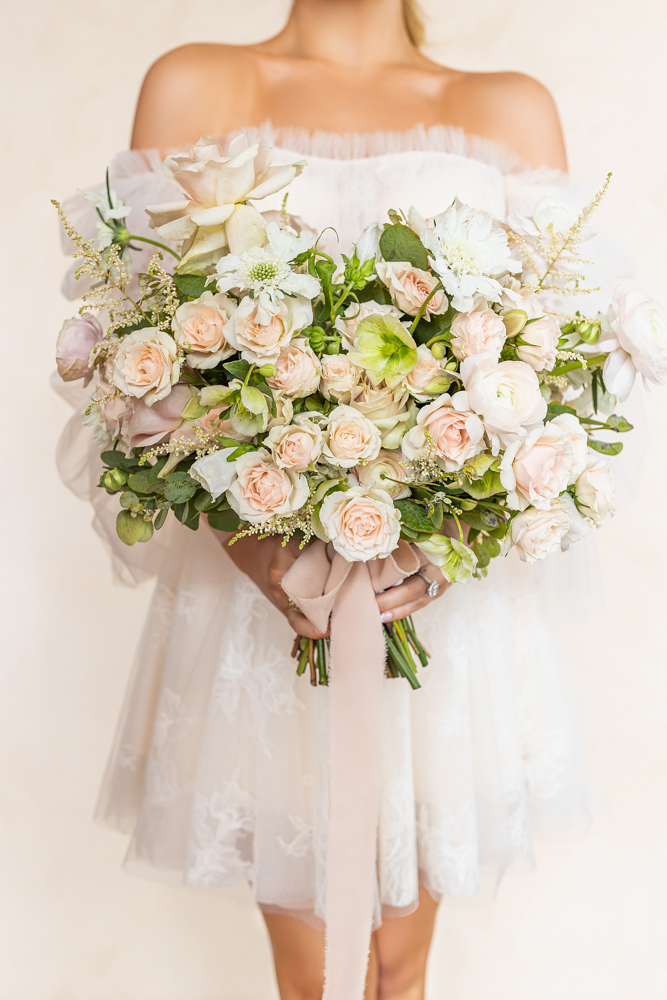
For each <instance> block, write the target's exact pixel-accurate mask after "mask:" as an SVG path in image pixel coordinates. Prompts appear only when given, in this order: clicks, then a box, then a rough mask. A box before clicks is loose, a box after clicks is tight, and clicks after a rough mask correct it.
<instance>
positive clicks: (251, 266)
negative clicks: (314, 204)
mask: <svg viewBox="0 0 667 1000" xmlns="http://www.w3.org/2000/svg"><path fill="white" fill-rule="evenodd" d="M266 235H267V239H268V243H267V244H266V245H265V246H261V247H251V249H250V250H246V252H245V253H242V254H241V255H240V256H236V255H235V254H232V253H230V254H227V256H226V257H223V258H222V260H220V261H219V262H218V267H217V271H218V274H219V275H220V277H219V278H218V289H219V290H220V291H221V292H227V291H229V290H230V289H231V288H238V289H242V290H248V291H251V292H252V293H253V294H254V295H255V294H258V293H259V292H266V293H267V294H268V295H270V297H271V298H272V299H273V300H274V301H277V300H279V299H281V298H283V297H284V296H285V295H303V296H304V298H307V299H314V298H315V296H316V295H319V292H320V283H319V281H318V280H317V278H314V277H313V276H312V275H311V274H300V273H299V272H298V271H295V270H294V269H293V268H292V267H290V264H289V262H290V261H291V260H294V258H295V257H298V255H299V254H301V253H303V252H304V251H305V250H309V249H310V248H311V247H312V246H313V244H314V243H315V240H316V236H315V234H314V233H310V232H308V231H305V232H303V233H301V234H300V235H299V234H298V233H296V232H295V230H294V229H292V228H291V227H290V226H284V227H282V228H281V227H280V226H278V225H277V224H276V223H275V222H270V223H269V224H268V226H267V227H266Z"/></svg>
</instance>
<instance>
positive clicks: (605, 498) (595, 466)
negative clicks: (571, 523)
mask: <svg viewBox="0 0 667 1000" xmlns="http://www.w3.org/2000/svg"><path fill="white" fill-rule="evenodd" d="M574 495H575V497H576V500H577V504H578V506H579V508H580V510H581V512H582V514H583V515H584V516H585V517H589V518H590V519H591V521H594V522H595V524H596V525H598V524H600V522H601V521H602V520H604V518H605V517H607V515H608V514H611V515H613V514H614V480H613V477H612V474H611V469H610V468H609V459H608V458H603V457H602V456H601V455H597V454H595V453H593V452H591V453H590V454H589V456H588V461H587V462H586V468H585V469H584V471H583V472H582V473H581V475H580V476H579V478H578V479H577V481H576V483H575V484H574Z"/></svg>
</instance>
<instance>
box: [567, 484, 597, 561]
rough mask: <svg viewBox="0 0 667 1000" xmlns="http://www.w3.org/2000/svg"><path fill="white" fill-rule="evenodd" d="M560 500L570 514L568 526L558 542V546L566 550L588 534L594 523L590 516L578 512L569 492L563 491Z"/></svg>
mask: <svg viewBox="0 0 667 1000" xmlns="http://www.w3.org/2000/svg"><path fill="white" fill-rule="evenodd" d="M561 500H562V501H563V503H564V504H565V506H566V507H567V511H568V514H569V515H570V527H569V528H568V531H567V534H566V535H564V536H563V538H562V539H561V543H560V547H561V548H562V550H563V551H564V552H566V551H567V550H568V549H571V548H572V546H573V545H576V543H577V542H580V541H581V540H582V538H585V537H586V536H587V535H588V534H590V531H591V529H592V528H594V527H595V523H594V522H593V521H592V520H591V519H590V517H584V516H583V515H582V514H581V513H580V512H579V508H578V507H577V505H576V503H575V502H574V500H573V499H572V497H571V496H570V494H569V493H563V495H562V497H561Z"/></svg>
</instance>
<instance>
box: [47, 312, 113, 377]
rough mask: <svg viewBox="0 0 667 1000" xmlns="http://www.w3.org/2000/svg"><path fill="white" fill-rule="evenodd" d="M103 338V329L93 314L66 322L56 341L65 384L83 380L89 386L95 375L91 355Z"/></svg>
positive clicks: (57, 362) (59, 370)
mask: <svg viewBox="0 0 667 1000" xmlns="http://www.w3.org/2000/svg"><path fill="white" fill-rule="evenodd" d="M102 336H103V333H102V327H101V326H100V324H99V323H98V322H97V320H96V319H95V317H94V316H93V315H92V314H91V313H82V314H81V315H80V316H73V317H72V318H71V319H66V320H65V322H64V323H63V325H62V328H61V330H60V333H59V334H58V340H57V341H56V365H57V366H58V374H59V375H60V377H61V379H62V380H63V382H73V381H74V380H75V379H78V378H82V379H85V382H84V385H88V383H89V382H90V379H91V378H92V374H93V370H92V368H91V367H90V363H89V362H90V354H91V351H92V349H93V347H94V346H95V344H96V343H97V342H98V340H101V339H102Z"/></svg>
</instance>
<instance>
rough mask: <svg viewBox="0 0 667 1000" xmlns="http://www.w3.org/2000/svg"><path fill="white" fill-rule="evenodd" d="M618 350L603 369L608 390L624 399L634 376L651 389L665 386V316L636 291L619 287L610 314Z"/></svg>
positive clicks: (666, 369)
mask: <svg viewBox="0 0 667 1000" xmlns="http://www.w3.org/2000/svg"><path fill="white" fill-rule="evenodd" d="M609 320H610V325H611V328H612V330H613V332H614V333H615V334H616V337H617V338H618V346H617V347H616V349H615V350H613V351H612V353H611V354H610V355H609V356H608V358H607V360H606V361H605V366H604V380H605V384H606V386H607V389H608V390H609V392H610V393H612V394H613V395H614V396H617V397H618V399H620V400H623V399H627V398H628V396H629V395H630V392H631V391H632V387H633V385H634V383H635V376H636V374H637V372H639V374H640V375H643V377H644V378H645V379H646V380H647V381H648V382H653V383H654V385H664V384H665V382H667V313H665V310H664V309H663V308H662V306H661V305H658V303H657V302H655V301H654V300H653V299H651V298H649V296H648V295H645V294H644V293H643V292H640V291H639V290H638V289H636V288H627V287H626V286H625V285H619V286H618V288H617V289H616V290H615V292H614V300H613V303H612V307H611V310H610V314H609Z"/></svg>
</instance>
